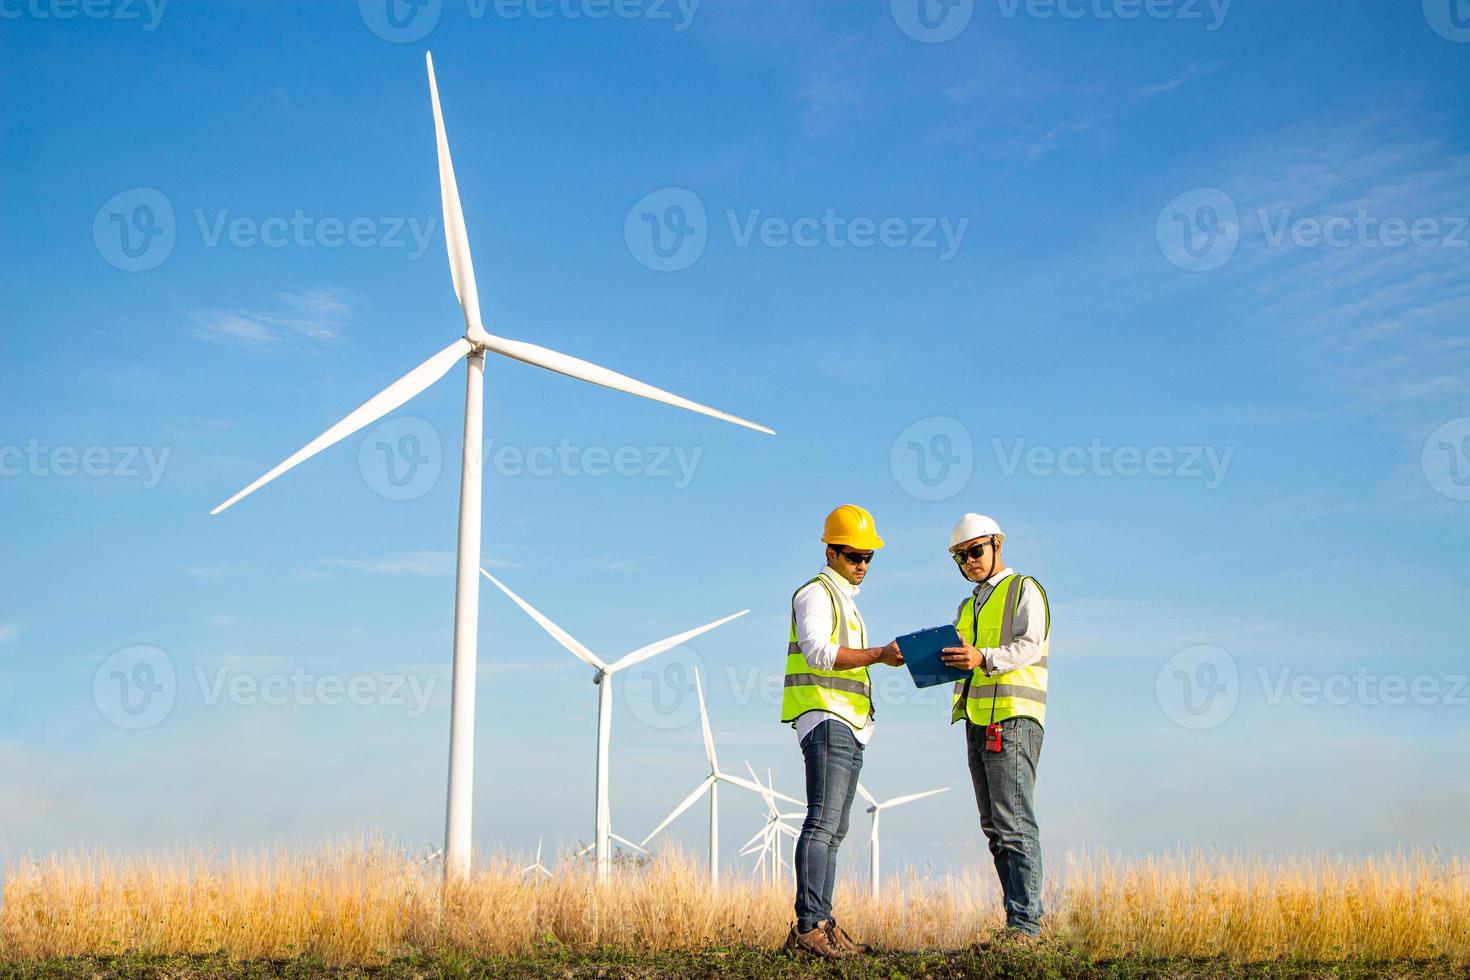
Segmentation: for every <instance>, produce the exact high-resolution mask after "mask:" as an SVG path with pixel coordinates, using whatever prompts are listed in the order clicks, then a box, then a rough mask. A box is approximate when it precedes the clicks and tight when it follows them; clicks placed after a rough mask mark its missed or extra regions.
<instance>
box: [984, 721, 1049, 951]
mask: <svg viewBox="0 0 1470 980" xmlns="http://www.w3.org/2000/svg"><path fill="white" fill-rule="evenodd" d="M1000 724H1001V750H1000V751H999V752H987V751H985V726H984V725H974V724H971V723H970V722H969V721H968V720H967V721H966V722H965V745H966V748H967V750H968V752H969V759H970V781H971V782H973V783H974V784H975V804H976V806H978V807H979V808H980V828H981V829H982V830H984V831H985V839H986V840H987V841H988V842H989V843H990V856H991V857H992V858H994V859H995V873H996V874H997V875H999V876H1000V889H1001V893H1002V895H1004V897H1005V910H1006V928H1008V929H1018V930H1020V931H1021V932H1024V933H1026V934H1027V935H1031V936H1034V935H1036V934H1037V933H1039V932H1040V931H1041V831H1040V829H1039V828H1038V827H1037V825H1036V806H1035V799H1034V789H1035V786H1036V763H1037V762H1038V761H1039V760H1040V758H1041V735H1042V730H1041V725H1040V723H1038V722H1037V721H1036V719H1034V718H1007V719H1006V720H1004V721H1002V722H1001V723H1000Z"/></svg>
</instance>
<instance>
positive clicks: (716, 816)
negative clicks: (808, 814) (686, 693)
mask: <svg viewBox="0 0 1470 980" xmlns="http://www.w3.org/2000/svg"><path fill="white" fill-rule="evenodd" d="M694 694H695V696H696V697H697V698H698V699H699V724H700V727H701V728H702V729H703V731H704V754H705V757H706V758H707V759H708V760H709V775H708V776H705V777H704V779H702V780H700V783H699V785H698V786H696V787H694V790H693V791H692V792H691V793H690V794H689V795H688V796H686V797H684V799H683V801H682V802H680V804H679V805H678V806H676V807H674V809H673V811H672V812H671V813H670V814H669V815H668V816H667V817H664V822H663V823H661V824H659V825H658V826H657V827H655V828H653V832H652V833H650V834H649V835H648V836H647V837H645V838H643V843H645V844H647V843H648V842H649V841H651V840H653V838H654V837H656V836H658V832H659V831H661V830H663V829H664V828H665V827H667V826H668V825H669V824H671V823H673V822H674V820H676V819H677V818H678V816H679V815H680V814H681V813H683V812H684V811H685V810H687V809H689V808H690V807H691V806H693V805H694V804H695V802H696V801H698V799H699V798H700V797H701V796H703V795H704V794H705V793H709V886H710V888H712V889H713V888H718V887H719V884H720V800H719V793H720V783H730V784H732V785H734V786H739V787H741V788H742V789H748V790H750V791H751V792H752V793H759V794H760V795H761V796H765V795H767V794H770V795H771V796H774V797H776V798H777V799H780V800H785V801H786V802H788V803H795V804H796V805H797V806H805V804H804V803H802V802H801V801H800V800H798V799H795V798H793V797H790V796H787V795H786V794H785V793H778V792H776V791H775V790H773V789H768V788H767V787H765V786H762V785H761V784H760V783H756V782H751V781H750V780H748V779H746V778H745V777H744V776H732V775H730V774H729V773H724V772H721V771H720V763H719V760H718V759H716V758H715V739H714V736H713V735H711V734H710V730H709V712H708V711H706V710H705V707H704V685H703V684H702V683H701V682H700V679H699V668H697V667H696V668H695V670H694Z"/></svg>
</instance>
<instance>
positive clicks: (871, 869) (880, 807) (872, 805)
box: [857, 783, 949, 900]
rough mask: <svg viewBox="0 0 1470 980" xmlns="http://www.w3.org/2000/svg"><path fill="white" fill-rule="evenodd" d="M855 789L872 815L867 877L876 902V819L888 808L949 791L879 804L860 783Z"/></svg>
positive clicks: (911, 794)
mask: <svg viewBox="0 0 1470 980" xmlns="http://www.w3.org/2000/svg"><path fill="white" fill-rule="evenodd" d="M857 788H858V793H860V794H861V795H862V798H863V799H865V800H867V801H868V812H869V813H871V814H872V815H873V834H872V838H871V840H870V841H869V844H868V877H869V878H870V879H871V887H872V895H873V898H874V899H875V900H876V899H877V898H878V885H879V881H880V880H881V879H880V878H879V876H878V818H879V817H880V816H882V815H883V811H884V810H886V809H888V808H889V807H895V806H903V805H904V804H905V803H912V802H914V801H915V800H922V799H923V798H924V797H926V796H935V795H937V794H939V793H947V792H948V791H949V787H948V786H945V787H944V788H942V789H931V790H926V791H925V792H923V793H910V794H909V795H908V796H895V797H894V798H893V799H891V800H887V801H885V802H883V803H879V802H878V801H877V800H875V799H873V794H872V793H869V792H868V790H867V787H865V786H864V785H863V784H862V783H858V787H857Z"/></svg>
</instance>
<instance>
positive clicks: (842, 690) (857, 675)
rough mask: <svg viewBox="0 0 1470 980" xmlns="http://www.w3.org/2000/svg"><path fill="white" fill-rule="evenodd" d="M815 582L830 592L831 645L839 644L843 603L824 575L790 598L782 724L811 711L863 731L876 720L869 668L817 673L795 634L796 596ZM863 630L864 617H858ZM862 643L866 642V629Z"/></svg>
mask: <svg viewBox="0 0 1470 980" xmlns="http://www.w3.org/2000/svg"><path fill="white" fill-rule="evenodd" d="M812 582H817V583H819V584H820V585H821V586H822V588H823V589H825V590H826V591H827V598H828V599H829V600H830V601H831V603H832V638H831V639H832V642H833V643H836V642H837V638H838V636H839V635H840V633H841V630H842V616H843V609H842V603H841V602H839V601H838V599H837V593H836V592H835V591H834V590H833V588H832V586H831V584H830V583H828V582H827V581H826V580H825V579H823V577H822V576H821V575H818V576H817V577H816V578H813V579H812V580H811V581H809V582H807V583H805V584H804V585H802V587H801V589H797V590H796V592H795V593H792V596H791V635H790V638H789V639H788V640H787V643H786V682H785V686H784V688H783V690H782V692H781V721H782V722H783V723H791V724H793V725H794V724H795V722H796V719H797V718H798V717H800V716H801V715H804V714H806V713H807V712H808V711H830V712H832V713H833V714H834V715H837V716H838V717H839V718H841V719H843V720H844V721H846V722H847V723H848V724H850V725H852V727H853V728H864V727H866V726H867V724H868V722H869V721H870V720H871V719H872V717H873V690H872V686H871V684H870V682H869V680H868V668H866V667H853V668H851V669H849V670H818V669H816V668H815V667H813V666H812V665H811V664H809V663H807V661H806V655H805V654H803V653H802V652H801V646H800V644H799V643H798V642H797V635H796V596H797V594H798V593H800V592H801V590H802V589H805V588H806V587H807V586H808V585H811V584H812ZM858 626H859V629H862V617H861V615H859V617H858ZM862 633H863V636H862V637H860V640H859V642H860V643H861V642H864V641H866V633H867V630H866V629H862Z"/></svg>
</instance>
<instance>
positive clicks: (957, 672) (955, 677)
mask: <svg viewBox="0 0 1470 980" xmlns="http://www.w3.org/2000/svg"><path fill="white" fill-rule="evenodd" d="M958 646H964V644H963V643H961V642H960V634H959V633H957V632H955V628H954V627H953V626H935V627H933V628H932V629H927V630H919V632H917V633H909V634H907V635H905V636H900V637H899V638H898V648H899V649H900V650H902V651H903V662H904V666H906V667H908V669H909V676H911V677H913V679H914V686H915V687H938V686H939V685H940V684H952V683H954V682H955V681H962V680H964V679H965V678H966V677H969V676H970V674H971V673H973V672H972V671H968V670H965V669H964V668H963V667H951V666H949V665H948V664H946V663H945V662H944V661H943V660H940V659H939V658H940V655H941V651H943V650H944V648H945V647H958Z"/></svg>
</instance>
